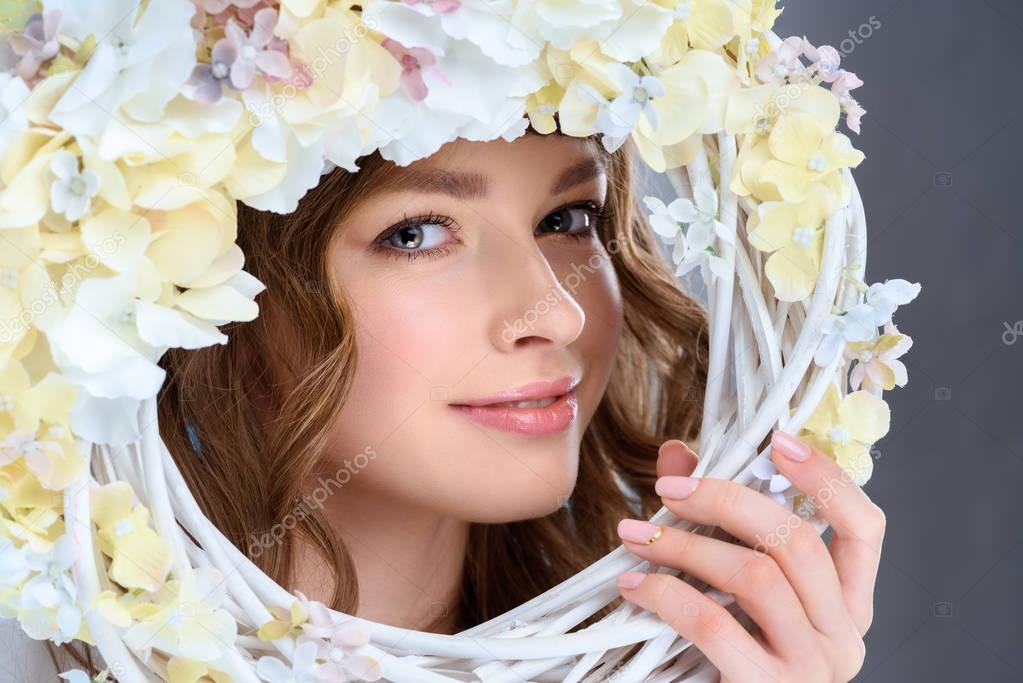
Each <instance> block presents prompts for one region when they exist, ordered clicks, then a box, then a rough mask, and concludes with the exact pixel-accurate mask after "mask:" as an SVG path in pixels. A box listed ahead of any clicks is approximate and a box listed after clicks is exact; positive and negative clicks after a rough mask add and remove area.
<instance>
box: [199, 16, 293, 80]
mask: <svg viewBox="0 0 1023 683" xmlns="http://www.w3.org/2000/svg"><path fill="white" fill-rule="evenodd" d="M276 24H277V11H276V10H273V9H270V8H267V7H264V8H262V9H260V10H259V11H258V12H256V15H255V22H254V24H253V27H252V32H251V33H248V34H247V33H245V29H244V28H242V26H241V25H239V23H238V22H237V21H235V20H234V19H233V18H232V19H228V21H227V26H226V28H225V32H226V35H225V36H224V37H223V38H221V39H220V40H218V41H217V43H216V45H214V46H213V49H214V51H217V50H218V48H220V51H219V55H220V57H221V59H222V60H223V63H225V64H227V65H228V66H229V69H230V83H231V86H232V87H233V88H235V89H237V90H244V89H245V88H248V87H249V86H251V85H252V84H253V83H254V82H255V80H256V75H257V74H260V73H262V74H263V75H265V76H269V77H270V79H280V78H287V77H289V76H290V75H291V62H290V61H289V60H288V56H287V54H285V53H284V52H282V51H281V50H280V49H275V47H274V45H276V46H278V47H279V45H280V43H276V44H274V45H271V41H272V40H273V38H274V35H273V28H274V26H275V25H276Z"/></svg>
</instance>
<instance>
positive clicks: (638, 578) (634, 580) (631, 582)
mask: <svg viewBox="0 0 1023 683" xmlns="http://www.w3.org/2000/svg"><path fill="white" fill-rule="evenodd" d="M645 578H646V574H644V573H643V572H622V573H621V574H619V575H618V587H619V588H627V589H630V590H631V589H633V588H638V587H639V584H641V583H643V579H645Z"/></svg>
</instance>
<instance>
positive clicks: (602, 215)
mask: <svg viewBox="0 0 1023 683" xmlns="http://www.w3.org/2000/svg"><path fill="white" fill-rule="evenodd" d="M567 209H590V211H591V213H592V214H593V215H594V217H595V219H596V220H595V221H594V222H593V223H592V224H591V225H590V228H589V229H588V230H584V231H583V232H562V233H553V234H558V235H561V236H563V237H570V238H572V239H575V240H582V239H586V238H588V237H590V236H591V235H593V233H594V232H596V230H597V228H598V227H600V226H601V225H603V224H604V223H605V222H606V221H609V220H611V218H612V214H611V209H610V207H608V206H607V203H606V202H595V201H592V200H587V201H584V202H575V203H572V204H565V205H563V206H559V207H558V208H556V209H554V210H552V211H551V212H550V213H549V214H547V215H550V214H553V213H557V212H559V211H565V210H567ZM419 225H439V226H441V227H442V228H445V229H447V230H449V231H450V232H452V233H457V232H458V231H459V230H461V228H459V227H458V226H457V225H455V222H454V221H453V220H451V218H449V217H448V216H441V215H439V214H435V213H433V212H432V211H431V212H430V213H427V214H425V215H420V216H411V217H410V216H405V217H403V218H402V219H401V220H400V221H399V222H398V223H396V224H395V225H393V226H391V227H390V228H389V229H388V230H387V231H386V232H385V233H384V234H383V235H381V236H380V237H379V238H378V239H377V241H376V242H375V244H374V247H375V248H376V250H377V251H380V252H383V253H384V254H385V255H386V256H388V257H390V258H395V259H399V258H401V257H402V256H405V257H406V259H407V260H408V262H409V263H411V262H412V261H415V260H416V259H417V258H420V257H422V256H425V257H426V258H428V259H430V260H433V259H437V258H441V257H443V256H446V255H447V254H449V253H451V248H450V247H434V248H432V249H396V248H395V247H392V246H389V245H388V244H387V240H389V239H391V236H392V235H394V234H395V233H397V232H400V231H401V230H404V229H405V228H414V227H416V226H419Z"/></svg>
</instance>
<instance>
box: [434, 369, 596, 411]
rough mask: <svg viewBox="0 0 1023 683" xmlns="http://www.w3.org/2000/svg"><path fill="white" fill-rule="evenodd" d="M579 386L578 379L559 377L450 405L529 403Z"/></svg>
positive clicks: (564, 392) (471, 405) (558, 394)
mask: <svg viewBox="0 0 1023 683" xmlns="http://www.w3.org/2000/svg"><path fill="white" fill-rule="evenodd" d="M577 386H579V378H578V377H571V376H567V375H566V376H565V377H560V378H558V379H556V380H553V381H545V382H532V383H530V384H525V385H523V386H521V387H518V388H517V389H509V390H508V391H502V392H501V393H499V394H494V395H492V396H487V397H485V398H478V399H473V400H471V401H461V402H459V403H452V404H451V405H452V406H454V407H456V408H459V407H465V406H470V407H478V406H486V405H490V404H491V403H506V402H508V401H531V400H534V399H539V398H547V397H548V396H561V395H562V394H567V393H568V392H570V391H572V390H573V389H575V388H576V387H577ZM512 410H546V408H540V409H537V408H513V409H512Z"/></svg>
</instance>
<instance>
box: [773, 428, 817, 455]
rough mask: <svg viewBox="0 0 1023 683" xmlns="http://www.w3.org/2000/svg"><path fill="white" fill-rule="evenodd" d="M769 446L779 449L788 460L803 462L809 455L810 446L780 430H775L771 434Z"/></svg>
mask: <svg viewBox="0 0 1023 683" xmlns="http://www.w3.org/2000/svg"><path fill="white" fill-rule="evenodd" d="M771 446H772V447H774V448H777V449H778V450H780V451H781V454H782V455H784V456H785V457H786V458H788V459H789V460H795V461H796V462H805V461H806V460H807V459H808V458H809V457H810V447H809V446H808V445H807V444H805V443H803V442H802V441H800V440H799V439H797V438H796V437H794V436H792V435H791V434H786V433H785V432H783V431H781V430H775V432H774V434H772V435H771Z"/></svg>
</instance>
